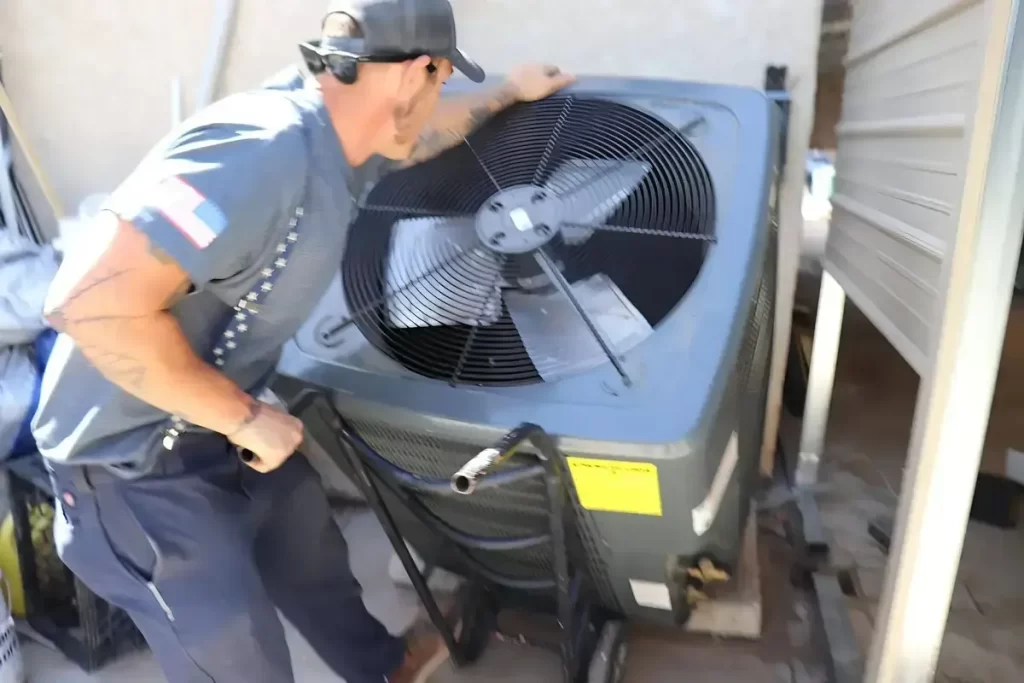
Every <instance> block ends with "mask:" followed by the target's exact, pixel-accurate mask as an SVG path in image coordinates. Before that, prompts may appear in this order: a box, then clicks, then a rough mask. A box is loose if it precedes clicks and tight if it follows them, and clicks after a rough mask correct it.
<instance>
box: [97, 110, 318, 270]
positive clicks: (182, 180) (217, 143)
mask: <svg viewBox="0 0 1024 683" xmlns="http://www.w3.org/2000/svg"><path fill="white" fill-rule="evenodd" d="M306 163H307V159H306V147H305V145H304V143H303V138H302V135H301V132H300V131H298V130H293V129H284V130H275V131H268V130H266V129H265V128H260V127H252V126H249V127H247V126H243V125H239V124H230V125H229V124H206V125H203V126H201V127H197V128H193V129H191V130H188V131H185V132H183V133H182V134H181V135H179V136H178V137H177V138H176V139H174V140H172V141H171V142H170V144H168V145H167V146H166V147H165V148H164V150H163V152H162V153H155V154H154V155H152V156H151V158H149V159H147V160H146V161H144V162H143V163H142V165H140V167H139V168H138V169H137V170H136V171H135V173H133V174H132V176H131V177H129V179H128V180H127V181H125V183H124V184H123V185H122V186H121V187H120V188H118V190H117V191H116V192H114V194H113V195H112V196H111V197H110V199H109V200H108V201H107V203H106V205H105V206H104V208H105V209H107V210H110V211H113V212H114V213H116V214H117V215H118V216H120V217H121V219H122V220H125V221H128V222H130V223H132V224H133V225H134V226H135V227H136V228H137V229H138V230H140V231H142V232H143V233H144V234H145V235H146V236H147V237H148V238H149V239H150V241H151V242H152V243H153V244H154V245H155V246H156V247H158V248H159V249H161V250H162V251H164V252H166V253H167V254H168V255H169V256H170V257H171V258H172V259H174V260H175V261H177V262H178V264H179V265H180V266H181V267H182V268H183V269H184V270H185V271H186V272H187V273H188V274H189V277H190V278H191V279H192V283H193V284H194V285H195V286H196V287H197V288H201V287H204V286H206V285H207V284H209V283H212V282H214V281H216V280H220V279H225V278H228V277H231V276H232V275H236V274H238V273H240V272H242V271H244V270H245V269H246V268H248V267H250V266H252V265H253V264H254V262H255V261H256V259H257V258H258V256H259V255H260V254H261V253H262V252H263V250H264V248H265V247H266V245H267V243H268V242H269V240H270V237H271V234H272V232H273V228H274V227H275V226H277V225H280V222H281V221H283V220H287V216H288V215H289V214H290V213H291V211H293V210H294V207H295V206H296V205H297V203H298V202H299V201H300V196H299V195H300V193H301V192H302V189H303V188H304V186H305V183H306Z"/></svg>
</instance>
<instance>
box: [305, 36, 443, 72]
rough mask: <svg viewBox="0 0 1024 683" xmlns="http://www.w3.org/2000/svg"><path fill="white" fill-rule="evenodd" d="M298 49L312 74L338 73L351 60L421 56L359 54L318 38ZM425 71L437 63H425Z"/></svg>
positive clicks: (383, 60)
mask: <svg viewBox="0 0 1024 683" xmlns="http://www.w3.org/2000/svg"><path fill="white" fill-rule="evenodd" d="M299 50H300V51H301V52H302V58H303V60H304V61H305V62H306V68H307V69H309V71H310V73H312V74H313V75H314V76H316V75H319V74H322V73H323V72H325V71H330V72H331V73H338V72H339V71H341V70H343V69H344V68H345V67H346V65H347V64H351V63H353V62H355V63H357V64H371V63H376V64H398V63H401V62H408V61H410V60H413V59H419V58H420V57H421V56H422V55H421V54H414V53H407V54H402V53H393V54H379V55H360V54H355V53H352V52H345V51H342V50H335V49H333V48H328V47H324V46H323V44H322V43H321V41H319V40H310V41H307V42H305V43H299ZM427 72H428V73H431V74H433V73H437V65H436V64H434V63H433V62H431V63H430V64H427Z"/></svg>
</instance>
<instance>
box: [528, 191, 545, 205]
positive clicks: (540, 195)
mask: <svg viewBox="0 0 1024 683" xmlns="http://www.w3.org/2000/svg"><path fill="white" fill-rule="evenodd" d="M547 198H548V196H547V195H546V194H544V193H543V192H535V193H534V194H533V197H531V198H530V199H531V201H532V202H533V203H534V204H536V203H537V202H542V201H544V200H545V199H547Z"/></svg>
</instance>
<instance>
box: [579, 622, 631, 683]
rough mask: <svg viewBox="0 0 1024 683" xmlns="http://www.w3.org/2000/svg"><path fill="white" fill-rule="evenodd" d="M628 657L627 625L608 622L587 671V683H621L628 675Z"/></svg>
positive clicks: (602, 630)
mask: <svg viewBox="0 0 1024 683" xmlns="http://www.w3.org/2000/svg"><path fill="white" fill-rule="evenodd" d="M628 655H629V644H628V643H627V642H626V625H625V623H623V622H621V621H609V622H606V623H605V625H604V627H602V628H601V635H600V636H598V638H597V645H596V646H595V647H594V656H593V658H592V659H591V660H590V668H589V669H588V670H587V683H621V682H622V679H623V678H624V677H625V675H626V659H627V657H628Z"/></svg>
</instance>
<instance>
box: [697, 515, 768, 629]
mask: <svg viewBox="0 0 1024 683" xmlns="http://www.w3.org/2000/svg"><path fill="white" fill-rule="evenodd" d="M761 625H762V602H761V563H760V559H759V557H758V551H757V520H756V518H755V515H754V513H753V512H751V515H750V519H749V520H748V522H747V529H746V532H745V533H744V538H743V548H742V549H741V551H740V560H739V566H738V567H737V568H736V576H735V577H734V579H733V581H731V582H730V583H729V584H726V585H724V586H722V587H721V588H720V589H719V590H718V591H716V593H715V595H714V597H713V599H711V600H709V601H708V602H705V603H702V604H700V605H699V606H698V607H697V609H695V610H694V612H693V614H692V615H691V616H690V620H689V622H687V624H686V631H687V632H689V633H702V634H707V635H714V636H720V637H723V638H747V639H752V640H753V639H758V638H760V637H761Z"/></svg>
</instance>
